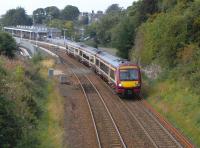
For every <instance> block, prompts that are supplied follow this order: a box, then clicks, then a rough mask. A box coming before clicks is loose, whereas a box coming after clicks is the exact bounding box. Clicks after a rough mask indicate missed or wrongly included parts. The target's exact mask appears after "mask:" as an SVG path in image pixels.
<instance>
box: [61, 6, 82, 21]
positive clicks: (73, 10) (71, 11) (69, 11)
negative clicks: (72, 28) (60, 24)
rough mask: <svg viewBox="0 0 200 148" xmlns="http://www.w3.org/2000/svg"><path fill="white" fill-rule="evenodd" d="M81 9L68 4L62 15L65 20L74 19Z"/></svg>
mask: <svg viewBox="0 0 200 148" xmlns="http://www.w3.org/2000/svg"><path fill="white" fill-rule="evenodd" d="M79 13H80V12H79V9H78V8H77V7H75V6H72V5H67V6H66V7H65V8H64V9H63V10H62V11H61V16H62V18H63V19H64V20H69V21H74V20H77V18H78V16H79Z"/></svg>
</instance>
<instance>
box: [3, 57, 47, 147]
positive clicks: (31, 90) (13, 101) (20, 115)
mask: <svg viewBox="0 0 200 148" xmlns="http://www.w3.org/2000/svg"><path fill="white" fill-rule="evenodd" d="M0 61H1V63H0V88H1V89H0V138H1V140H0V147H38V144H39V143H38V139H37V138H36V136H35V135H34V132H35V131H36V130H37V125H38V120H40V117H41V115H42V110H41V103H42V102H41V101H42V100H44V99H45V95H46V94H45V91H46V89H47V85H46V84H47V83H46V81H45V80H44V79H43V78H42V77H41V76H40V74H39V69H38V67H37V66H34V65H33V64H32V63H29V62H28V63H22V62H20V61H15V62H10V61H9V60H8V59H6V58H2V57H0Z"/></svg>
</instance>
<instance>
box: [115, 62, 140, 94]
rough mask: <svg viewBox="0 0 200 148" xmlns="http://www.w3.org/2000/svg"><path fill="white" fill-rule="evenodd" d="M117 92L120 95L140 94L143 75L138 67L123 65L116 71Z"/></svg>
mask: <svg viewBox="0 0 200 148" xmlns="http://www.w3.org/2000/svg"><path fill="white" fill-rule="evenodd" d="M115 89H116V92H117V93H118V94H122V95H126V94H128V95H129V94H130V95H132V94H140V90H141V74H140V69H139V67H138V66H137V65H121V66H120V67H119V68H118V69H117V71H116V87H115Z"/></svg>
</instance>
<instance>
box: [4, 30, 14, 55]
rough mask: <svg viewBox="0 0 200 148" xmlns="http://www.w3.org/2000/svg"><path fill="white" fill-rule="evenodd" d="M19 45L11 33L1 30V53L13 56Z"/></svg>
mask: <svg viewBox="0 0 200 148" xmlns="http://www.w3.org/2000/svg"><path fill="white" fill-rule="evenodd" d="M16 50H17V45H16V42H15V40H14V39H13V38H12V36H11V35H9V34H8V33H5V32H0V54H1V55H5V56H8V57H13V56H14V53H15V51H16Z"/></svg>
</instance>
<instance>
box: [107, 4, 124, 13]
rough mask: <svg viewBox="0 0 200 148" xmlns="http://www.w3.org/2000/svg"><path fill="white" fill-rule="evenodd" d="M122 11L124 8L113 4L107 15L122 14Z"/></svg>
mask: <svg viewBox="0 0 200 148" xmlns="http://www.w3.org/2000/svg"><path fill="white" fill-rule="evenodd" d="M121 11H122V8H121V7H119V5H118V4H112V5H110V6H109V7H108V8H107V9H106V14H108V13H118V12H121Z"/></svg>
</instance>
